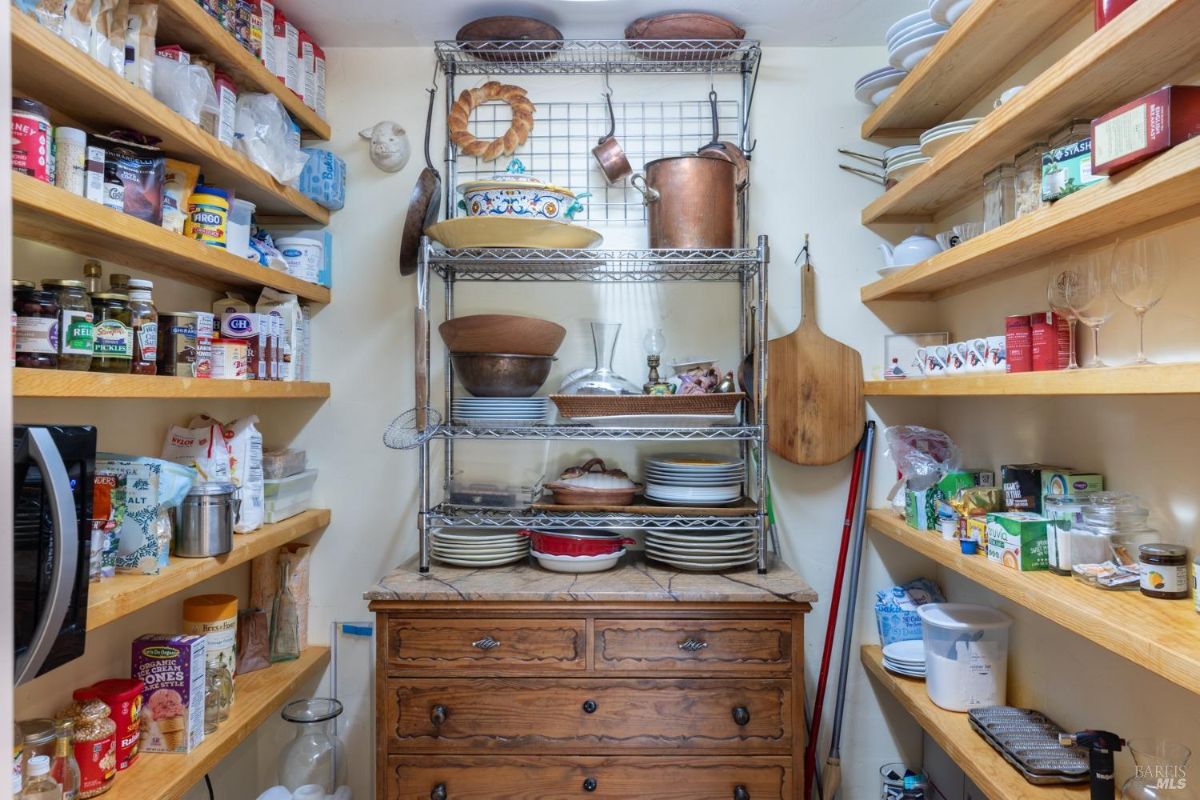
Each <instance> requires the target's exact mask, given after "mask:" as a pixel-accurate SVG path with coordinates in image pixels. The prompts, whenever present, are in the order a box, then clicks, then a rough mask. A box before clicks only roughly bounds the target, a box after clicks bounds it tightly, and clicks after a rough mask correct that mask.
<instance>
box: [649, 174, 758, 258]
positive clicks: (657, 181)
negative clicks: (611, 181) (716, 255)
mask: <svg viewBox="0 0 1200 800" xmlns="http://www.w3.org/2000/svg"><path fill="white" fill-rule="evenodd" d="M735 173H736V169H735V167H734V165H733V164H731V163H730V162H728V161H725V160H724V159H720V158H706V157H704V156H700V155H695V154H690V155H682V156H671V157H669V158H659V159H656V160H654V161H651V162H650V163H649V164H647V165H646V168H645V173H644V174H638V175H634V176H633V177H632V178H631V179H630V182H631V183H632V184H633V185H634V187H635V188H637V189H638V191H640V192H641V193H642V200H643V201H644V202H645V204H646V218H647V223H648V225H649V229H650V247H652V248H676V249H685V250H694V249H707V248H716V249H727V248H731V247H733V246H734V236H735V234H734V231H735V230H736V228H737V185H736V179H735Z"/></svg>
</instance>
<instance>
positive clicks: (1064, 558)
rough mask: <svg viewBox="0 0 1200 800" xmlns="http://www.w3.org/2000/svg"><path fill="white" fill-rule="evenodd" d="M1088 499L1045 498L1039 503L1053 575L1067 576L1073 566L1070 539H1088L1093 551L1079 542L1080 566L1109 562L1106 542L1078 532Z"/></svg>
mask: <svg viewBox="0 0 1200 800" xmlns="http://www.w3.org/2000/svg"><path fill="white" fill-rule="evenodd" d="M1086 501H1087V495H1086V494H1084V495H1081V496H1078V497H1076V496H1074V495H1066V494H1048V495H1046V496H1045V497H1044V498H1043V499H1042V515H1043V516H1044V517H1045V518H1046V522H1047V524H1046V543H1047V544H1048V545H1049V559H1048V560H1049V569H1050V571H1051V572H1053V573H1054V574H1055V575H1070V574H1071V567H1072V565H1073V564H1074V563H1075V561H1074V558H1073V556H1072V547H1071V544H1072V538H1071V537H1072V535H1074V536H1076V537H1082V536H1091V537H1092V538H1093V539H1094V540H1096V541H1095V542H1094V545H1095V546H1094V547H1088V546H1087V544H1088V543H1087V542H1082V541H1081V542H1080V555H1081V556H1082V557H1083V559H1084V560H1083V561H1081V562H1080V563H1084V564H1087V563H1096V561H1097V559H1096V558H1095V557H1096V556H1100V558H1099V559H1098V560H1099V561H1105V560H1107V559H1108V555H1107V553H1108V539H1107V538H1105V539H1100V538H1099V537H1097V536H1095V535H1094V534H1092V533H1091V532H1089V531H1086V530H1080V527H1081V525H1082V524H1083V506H1084V503H1085V502H1086Z"/></svg>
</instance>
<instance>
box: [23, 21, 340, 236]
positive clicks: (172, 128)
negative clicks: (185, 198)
mask: <svg viewBox="0 0 1200 800" xmlns="http://www.w3.org/2000/svg"><path fill="white" fill-rule="evenodd" d="M185 1H186V0H180V2H181V3H182V2H185ZM201 13H203V12H201ZM10 20H11V23H12V63H13V70H12V81H13V89H14V90H15V91H17V92H19V93H23V94H27V95H29V96H30V97H33V98H35V99H37V100H40V101H41V102H43V103H45V104H46V105H48V106H49V107H50V108H51V109H53V110H54V111H57V112H58V113H59V114H62V115H65V116H66V117H67V118H69V119H70V120H71V121H73V122H75V123H77V124H81V125H86V126H89V127H91V128H92V129H94V130H96V131H101V132H107V131H111V130H118V129H132V130H136V131H139V132H141V133H144V134H148V135H150V136H157V137H159V138H160V139H162V142H161V143H160V145H159V146H160V147H161V148H162V149H163V151H164V152H166V154H167V155H169V156H171V157H173V158H178V159H181V160H183V161H191V162H194V163H197V164H199V165H200V167H201V170H202V172H203V173H204V177H205V180H207V181H208V182H209V183H210V184H212V185H214V186H220V187H222V188H226V189H232V190H234V191H236V192H237V196H238V197H241V198H243V199H245V200H249V201H250V202H252V203H254V204H255V205H256V206H257V209H258V212H259V213H260V214H264V215H270V216H276V217H279V216H285V217H295V216H299V217H302V218H304V219H305V220H311V221H312V222H315V223H317V224H318V225H327V224H328V223H329V212H328V211H327V210H326V209H324V208H322V207H321V206H319V205H317V204H316V203H315V202H313V201H312V200H310V199H309V198H308V197H305V196H304V195H303V194H301V193H300V192H299V191H297V190H296V189H293V188H292V187H290V186H285V185H284V184H282V183H280V182H278V181H276V180H275V179H274V178H273V177H271V175H270V174H269V173H268V172H267V171H266V170H264V169H262V168H261V167H259V166H258V165H257V164H255V163H254V162H252V161H251V160H250V159H249V158H247V157H246V156H244V155H242V154H241V153H239V152H237V151H235V150H234V149H233V148H232V147H228V146H227V145H224V144H222V143H221V142H219V141H217V139H216V138H214V137H213V136H211V135H209V134H208V133H205V132H204V131H203V130H201V129H200V126H198V125H195V124H193V123H191V122H189V121H188V120H186V119H184V118H183V117H181V116H180V115H179V114H176V113H175V112H174V111H172V110H171V109H170V108H169V107H167V106H166V105H165V104H164V103H162V102H160V101H158V100H156V99H155V98H154V96H153V95H151V94H150V93H149V92H147V91H145V90H144V89H141V88H139V87H136V86H134V85H132V84H130V83H129V82H127V81H126V80H125V79H124V78H123V77H121V76H120V75H117V74H116V73H115V72H112V71H111V70H107V69H105V68H104V67H102V66H101V65H100V64H99V63H97V62H96V61H94V60H92V58H91V57H90V56H88V55H87V54H86V53H83V52H82V51H80V50H77V49H76V48H74V47H72V46H71V45H70V44H69V43H68V42H67V41H66V40H64V39H61V38H59V37H57V36H55V35H54V34H53V33H51V32H50V31H49V30H47V29H46V28H43V27H42V26H41V25H39V24H38V23H37V21H36V20H34V19H33V18H32V17H30V16H28V15H27V14H23V13H21V12H20V11H18V10H17V9H16V8H15V7H13V9H12V11H11V12H10Z"/></svg>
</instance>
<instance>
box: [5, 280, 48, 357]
mask: <svg viewBox="0 0 1200 800" xmlns="http://www.w3.org/2000/svg"><path fill="white" fill-rule="evenodd" d="M13 311H15V312H16V314H17V329H16V332H15V334H14V336H13V339H14V341H15V343H16V349H17V366H18V367H32V368H33V369H56V368H57V367H58V298H56V297H55V296H54V292H49V291H46V290H45V289H39V288H37V285H36V284H34V283H33V282H32V281H13Z"/></svg>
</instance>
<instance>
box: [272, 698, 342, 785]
mask: <svg viewBox="0 0 1200 800" xmlns="http://www.w3.org/2000/svg"><path fill="white" fill-rule="evenodd" d="M341 713H342V704H341V703H340V702H338V701H337V700H334V699H333V698H326V697H314V698H311V699H308V700H296V701H294V702H291V703H288V704H287V705H286V706H284V707H283V711H282V712H281V714H280V716H282V717H283V718H284V719H285V720H287V721H288V722H290V723H292V724H294V725H295V726H296V736H295V738H293V739H292V741H291V742H289V743H288V744H287V746H286V747H284V748H283V752H281V753H280V754H279V782H280V783H281V784H282V785H283V786H284V787H286V788H287V789H288V791H291V792H294V791H296V790H297V789H299V788H300V787H301V786H307V785H310V784H315V785H317V786H320V787H321V788H322V789H323V790H324V791H325V793H326V794H333V793H334V792H336V791H337V788H338V787H339V786H341V785H342V784H343V783H345V780H346V748H345V746H344V745H343V744H342V741H341V740H340V739H338V737H337V729H336V724H337V723H336V722H335V720H336V719H337V717H338V715H339V714H341Z"/></svg>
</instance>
